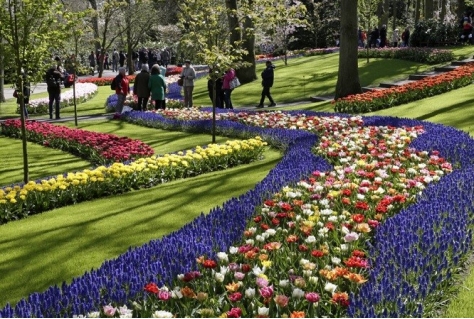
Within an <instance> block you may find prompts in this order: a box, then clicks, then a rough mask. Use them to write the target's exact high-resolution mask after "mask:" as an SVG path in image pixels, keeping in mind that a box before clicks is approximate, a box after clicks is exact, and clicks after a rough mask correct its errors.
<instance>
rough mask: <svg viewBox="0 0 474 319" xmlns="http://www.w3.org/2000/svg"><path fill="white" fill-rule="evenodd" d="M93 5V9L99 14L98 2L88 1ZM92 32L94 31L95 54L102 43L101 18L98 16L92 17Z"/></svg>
mask: <svg viewBox="0 0 474 319" xmlns="http://www.w3.org/2000/svg"><path fill="white" fill-rule="evenodd" d="M88 1H89V3H90V4H91V7H92V9H94V11H95V12H96V13H97V10H98V7H97V0H88ZM91 21H92V30H93V31H94V45H95V52H97V50H99V49H100V42H99V18H98V17H97V15H95V14H94V15H92V18H91Z"/></svg>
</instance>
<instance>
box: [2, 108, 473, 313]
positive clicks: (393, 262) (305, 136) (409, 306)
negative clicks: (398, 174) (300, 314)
mask: <svg viewBox="0 0 474 319" xmlns="http://www.w3.org/2000/svg"><path fill="white" fill-rule="evenodd" d="M290 113H292V114H298V113H305V114H307V115H318V116H322V115H329V116H334V115H338V116H342V117H346V116H348V115H342V114H334V113H324V114H323V113H316V112H309V111H304V112H303V111H294V112H290ZM123 118H124V119H125V120H138V119H140V120H141V121H148V122H149V123H153V122H154V121H159V122H160V125H163V126H165V127H167V128H169V129H185V130H196V131H198V130H200V131H208V132H209V131H210V130H211V128H212V124H211V121H208V120H206V121H179V120H170V119H166V118H163V117H162V116H160V115H159V114H155V113H141V112H131V113H127V114H126V115H125V116H124V117H123ZM364 122H365V125H366V126H371V125H374V126H381V125H391V126H404V125H406V126H416V125H423V126H424V127H425V130H426V134H423V135H421V136H420V137H419V138H417V139H416V140H414V141H413V142H412V145H411V146H413V147H415V148H417V149H420V150H427V151H429V150H433V149H436V150H438V151H440V153H441V156H444V157H447V158H448V160H449V161H451V162H452V163H453V165H454V167H455V168H456V170H455V171H454V172H453V173H452V174H450V175H448V176H445V177H443V178H442V179H441V181H440V182H438V183H435V184H433V185H430V186H429V187H428V188H427V189H426V190H425V191H424V193H423V195H422V196H421V198H420V199H419V200H418V202H417V203H415V204H413V205H411V206H409V207H408V208H407V209H405V210H403V211H402V212H400V213H399V214H398V215H396V216H394V217H392V218H390V219H389V220H387V221H386V222H385V223H384V224H382V225H381V226H380V227H379V228H378V229H377V234H376V238H375V241H374V244H373V246H370V256H374V259H373V261H372V268H371V270H370V276H369V281H368V282H367V283H365V284H364V285H363V286H362V287H361V289H360V291H359V292H358V293H357V294H356V295H353V296H351V305H350V307H349V309H348V316H350V317H411V316H415V317H419V316H421V315H422V314H423V310H424V308H423V307H424V301H425V300H426V298H428V297H430V296H431V294H433V292H435V291H436V289H437V288H439V286H440V285H444V284H445V283H446V282H447V281H446V280H447V279H449V278H450V277H451V275H452V272H451V269H453V268H454V267H456V266H458V265H459V264H460V262H461V261H462V258H463V256H464V255H465V254H466V252H467V251H468V250H469V247H470V243H471V239H472V231H471V229H470V228H471V227H472V224H473V222H474V220H473V214H472V212H473V211H474V195H473V192H472V190H473V189H474V140H473V139H472V138H471V137H470V136H469V135H468V134H466V133H464V132H462V131H459V130H456V129H454V128H451V127H447V126H444V125H440V124H433V123H429V122H423V121H417V120H411V119H399V118H391V117H364ZM217 130H218V132H219V134H229V135H236V134H237V133H239V134H244V135H246V134H251V135H260V136H262V137H263V138H264V139H266V140H269V141H270V142H271V141H274V142H275V143H276V144H281V145H284V146H285V154H284V156H283V158H282V160H281V161H280V162H279V163H278V164H277V165H276V167H275V168H274V169H272V170H271V171H270V172H269V174H268V175H267V176H266V177H265V178H264V179H263V180H262V181H261V182H260V183H257V184H256V185H255V187H254V188H253V189H252V190H250V191H248V192H247V193H245V194H243V195H242V196H240V197H238V198H232V199H230V200H228V201H227V202H226V203H224V204H223V205H222V207H215V208H214V209H212V210H211V212H210V213H209V214H207V215H204V214H201V216H199V217H198V218H196V219H195V220H194V221H193V222H191V223H189V224H187V225H185V226H184V227H183V228H181V229H179V230H178V231H176V232H174V233H171V234H169V235H167V236H165V237H163V238H162V239H159V240H153V241H151V242H149V243H147V244H145V245H143V246H141V247H138V248H133V249H130V250H129V251H127V252H126V253H124V254H122V255H120V256H119V257H117V258H116V259H113V260H108V261H105V262H104V263H103V264H102V265H101V266H100V267H99V268H98V269H96V270H92V271H90V272H86V273H85V274H84V275H83V276H81V277H78V278H74V279H73V280H72V282H71V284H65V283H64V284H63V285H62V286H61V287H57V286H53V287H50V288H49V289H48V290H46V291H45V292H43V293H33V294H31V295H30V296H29V297H28V298H27V299H23V300H21V301H20V302H19V303H18V304H17V305H16V306H15V307H11V306H10V305H7V306H6V307H5V308H4V309H2V310H0V317H63V316H66V317H71V316H73V315H81V314H86V313H88V312H91V311H96V310H97V309H99V307H100V306H103V305H105V304H108V303H111V302H112V303H115V304H119V305H120V304H126V303H127V302H128V301H129V300H130V299H134V297H136V296H138V295H139V294H140V293H141V292H142V291H143V286H144V285H145V284H146V283H147V282H149V281H154V282H156V283H157V284H158V285H160V284H165V283H171V281H172V280H173V278H174V277H175V276H176V275H177V274H179V273H184V272H186V271H189V270H191V269H195V266H196V264H195V257H196V256H199V255H208V256H213V254H214V252H215V249H219V250H222V251H224V250H226V249H227V248H228V247H229V246H230V245H232V244H233V243H234V242H235V241H237V240H238V239H239V238H241V235H242V232H243V230H244V229H245V226H246V223H247V220H248V219H249V218H251V216H253V214H254V212H255V209H256V208H257V206H259V205H261V203H262V202H263V200H264V199H265V198H266V197H267V196H268V195H269V194H271V193H274V192H277V191H279V190H280V189H281V188H282V187H283V186H285V185H288V184H291V183H294V182H297V181H299V180H300V179H301V178H302V177H305V176H308V175H309V174H310V173H311V172H312V171H315V170H319V171H327V170H330V169H331V168H332V166H331V165H330V164H329V163H328V162H327V161H326V160H324V159H323V158H321V157H318V156H316V155H314V154H313V153H312V152H311V148H312V146H313V145H314V144H315V143H316V142H317V136H315V135H314V134H311V133H308V132H304V131H298V130H286V129H263V128H257V127H249V126H245V125H243V124H240V123H235V122H230V121H219V122H218V123H217Z"/></svg>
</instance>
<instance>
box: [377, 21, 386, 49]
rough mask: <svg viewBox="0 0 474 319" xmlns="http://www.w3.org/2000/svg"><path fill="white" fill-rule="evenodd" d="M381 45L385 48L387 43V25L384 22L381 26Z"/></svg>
mask: <svg viewBox="0 0 474 319" xmlns="http://www.w3.org/2000/svg"><path fill="white" fill-rule="evenodd" d="M379 34H380V47H381V48H385V46H386V45H387V26H386V25H385V24H384V25H382V27H381V28H380V33H379Z"/></svg>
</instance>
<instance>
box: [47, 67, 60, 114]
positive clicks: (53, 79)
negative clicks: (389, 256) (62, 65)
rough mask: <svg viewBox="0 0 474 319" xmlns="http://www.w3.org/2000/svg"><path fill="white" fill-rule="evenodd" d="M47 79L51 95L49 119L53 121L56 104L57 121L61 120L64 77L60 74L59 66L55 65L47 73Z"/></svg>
mask: <svg viewBox="0 0 474 319" xmlns="http://www.w3.org/2000/svg"><path fill="white" fill-rule="evenodd" d="M45 78H46V85H47V88H48V95H49V119H50V120H52V119H53V103H54V105H55V115H56V120H59V119H60V117H59V103H60V101H61V81H62V80H63V75H62V73H61V72H59V70H58V69H57V66H56V65H53V66H51V67H50V68H49V69H48V71H46V76H45Z"/></svg>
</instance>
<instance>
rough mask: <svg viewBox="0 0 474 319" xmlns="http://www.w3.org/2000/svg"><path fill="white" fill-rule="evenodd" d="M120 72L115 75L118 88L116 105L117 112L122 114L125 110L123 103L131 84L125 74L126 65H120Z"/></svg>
mask: <svg viewBox="0 0 474 319" xmlns="http://www.w3.org/2000/svg"><path fill="white" fill-rule="evenodd" d="M118 71H119V74H118V75H117V76H116V77H115V79H114V81H116V83H117V85H116V89H115V94H117V105H116V106H115V112H116V113H119V114H121V113H122V110H123V104H124V103H125V99H126V97H127V95H128V93H129V92H130V86H129V82H128V79H127V76H126V75H125V72H126V69H125V67H123V66H122V67H120V68H119V69H118Z"/></svg>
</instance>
